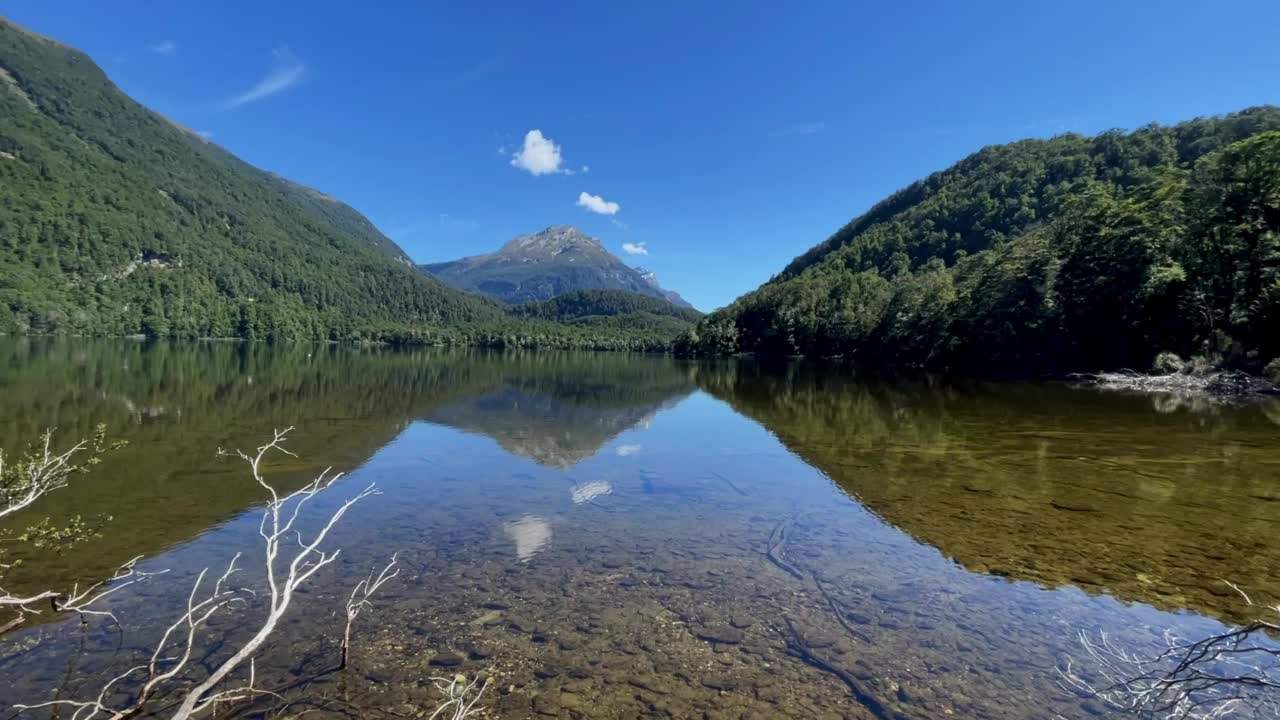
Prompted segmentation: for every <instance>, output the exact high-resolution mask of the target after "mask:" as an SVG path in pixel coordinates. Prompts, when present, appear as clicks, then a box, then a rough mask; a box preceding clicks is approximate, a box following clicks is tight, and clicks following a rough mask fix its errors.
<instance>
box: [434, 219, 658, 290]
mask: <svg viewBox="0 0 1280 720" xmlns="http://www.w3.org/2000/svg"><path fill="white" fill-rule="evenodd" d="M419 267H421V268H422V269H423V270H424V271H426V272H427V273H429V274H431V275H433V276H435V277H437V278H439V279H440V280H442V281H444V282H446V283H448V284H449V285H452V286H453V287H455V288H458V289H461V290H466V291H469V292H476V293H480V294H482V295H487V296H489V297H492V298H496V299H498V300H501V301H503V302H507V303H524V302H534V301H538V300H549V299H551V298H553V297H555V296H557V295H560V294H562V293H566V292H569V291H571V290H626V291H628V292H633V293H636V294H639V295H647V296H649V297H656V298H663V299H666V296H665V294H664V293H665V291H663V290H662V289H660V288H658V287H656V285H654V284H651V283H650V282H649V281H648V280H646V279H645V278H644V277H643V276H641V274H640V273H639V272H636V271H635V270H634V269H632V268H630V267H628V266H627V265H626V264H625V263H623V262H622V261H621V260H619V259H618V258H617V257H615V256H614V255H613V254H612V253H610V252H609V251H608V250H606V249H605V248H604V246H603V245H601V244H600V241H599V240H596V239H595V238H592V237H587V236H586V235H584V234H583V233H582V231H581V230H578V229H577V228H575V227H570V226H568V225H557V226H554V227H549V228H547V229H546V230H543V231H542V232H539V233H534V234H532V235H521V236H519V237H517V238H515V239H514V240H512V241H511V242H509V243H507V244H506V245H503V246H502V247H501V248H500V249H499V250H498V251H497V252H494V253H489V254H488V255H476V256H473V257H466V258H462V259H461V260H454V261H451V262H442V263H432V264H428V265H421V266H419Z"/></svg>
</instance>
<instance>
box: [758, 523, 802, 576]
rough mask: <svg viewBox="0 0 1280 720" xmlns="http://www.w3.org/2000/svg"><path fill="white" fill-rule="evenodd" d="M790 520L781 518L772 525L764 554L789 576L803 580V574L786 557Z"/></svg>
mask: <svg viewBox="0 0 1280 720" xmlns="http://www.w3.org/2000/svg"><path fill="white" fill-rule="evenodd" d="M792 522H793V519H787V520H783V521H781V522H779V523H778V524H777V525H775V526H774V527H773V531H772V532H770V533H769V544H768V545H767V546H766V549H765V552H764V556H765V557H766V558H768V559H769V562H771V563H773V564H774V565H777V566H778V567H779V568H781V569H782V570H783V571H784V572H786V573H787V574H788V575H790V576H791V577H793V578H795V579H797V580H804V574H803V573H801V572H800V571H799V570H797V569H796V566H795V565H792V564H791V563H790V562H788V561H787V557H786V551H787V533H788V532H789V531H790V528H791V524H792Z"/></svg>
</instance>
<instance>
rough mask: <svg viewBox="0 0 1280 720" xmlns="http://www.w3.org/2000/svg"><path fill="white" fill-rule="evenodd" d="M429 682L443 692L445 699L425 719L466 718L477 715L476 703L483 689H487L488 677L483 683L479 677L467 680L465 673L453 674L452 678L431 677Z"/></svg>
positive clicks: (482, 693)
mask: <svg viewBox="0 0 1280 720" xmlns="http://www.w3.org/2000/svg"><path fill="white" fill-rule="evenodd" d="M431 682H432V683H434V684H435V686H436V689H438V690H439V691H440V692H442V693H444V694H445V701H444V703H443V704H441V705H440V707H438V708H436V711H435V712H433V713H431V715H430V717H428V718H427V720H437V718H438V719H439V720H466V719H467V718H470V717H475V716H476V715H479V713H480V710H479V709H477V708H476V704H478V703H479V702H480V698H481V697H483V696H484V691H485V690H488V689H489V682H490V678H485V681H484V683H483V684H481V683H480V678H472V680H471V681H470V682H467V677H466V676H465V675H454V676H453V678H443V677H433V678H431ZM477 688H479V689H478V690H477Z"/></svg>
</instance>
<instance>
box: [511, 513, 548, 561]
mask: <svg viewBox="0 0 1280 720" xmlns="http://www.w3.org/2000/svg"><path fill="white" fill-rule="evenodd" d="M502 530H503V532H505V533H506V534H507V537H509V538H511V542H513V543H515V546H516V557H517V558H519V559H520V562H529V560H530V559H532V558H533V556H534V555H537V554H538V552H539V551H541V550H542V549H543V548H545V547H546V546H547V545H548V544H549V543H550V542H551V523H549V522H547V520H546V518H543V517H542V516H540V515H525V516H524V517H522V518H520V519H519V520H516V521H515V522H509V523H507V524H506V525H503V526H502Z"/></svg>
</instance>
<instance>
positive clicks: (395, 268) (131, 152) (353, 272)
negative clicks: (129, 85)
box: [0, 20, 506, 339]
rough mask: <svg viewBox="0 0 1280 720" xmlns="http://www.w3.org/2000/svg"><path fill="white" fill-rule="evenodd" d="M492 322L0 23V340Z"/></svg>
mask: <svg viewBox="0 0 1280 720" xmlns="http://www.w3.org/2000/svg"><path fill="white" fill-rule="evenodd" d="M505 317H506V316H505V313H504V312H503V311H502V309H501V308H500V307H499V306H498V305H497V304H496V303H492V302H490V301H488V300H484V299H481V298H477V297H473V296H469V295H465V294H463V293H460V292H457V291H455V290H453V289H451V288H448V287H445V286H444V285H442V284H441V283H439V282H436V281H434V280H432V279H430V278H427V277H424V276H423V275H422V274H421V273H419V272H417V271H416V270H415V269H414V268H413V267H412V265H411V264H410V263H409V260H408V258H407V257H405V255H404V253H403V252H401V250H400V248H398V247H396V245H395V243H393V242H392V241H391V240H389V239H388V238H386V237H385V236H384V235H382V234H381V233H380V232H378V230H377V229H376V228H375V227H374V226H373V225H372V224H371V223H370V222H369V221H368V220H367V219H365V218H364V217H363V216H362V215H360V214H359V213H358V212H356V211H355V210H353V209H352V208H350V207H348V206H346V205H343V204H342V203H340V202H338V201H336V200H334V199H332V198H330V197H328V196H326V195H324V194H322V193H319V192H317V191H315V190H312V189H310V188H305V187H302V186H300V185H297V184H294V183H292V182H289V181H287V180H284V179H282V178H279V177H277V176H274V175H271V174H269V173H265V172H262V171H260V170H257V169H255V168H253V167H251V166H249V165H248V164H246V163H244V162H241V161H240V160H238V159H236V158H235V157H233V156H232V155H230V154H229V153H227V152H225V151H223V150H222V149H221V148H219V147H218V146H216V145H213V144H210V143H208V142H205V141H204V140H203V139H202V138H200V137H199V136H197V135H195V134H194V133H191V132H189V131H187V130H184V129H182V128H180V127H178V126H176V125H174V124H172V123H170V122H168V121H167V120H165V119H164V118H162V117H160V116H159V115H156V114H155V113H152V112H151V111H149V110H147V109H146V108H144V107H142V106H141V105H139V104H137V103H136V102H134V101H133V100H131V99H130V98H128V97H127V96H125V95H124V94H123V93H122V92H120V91H119V90H118V89H117V88H116V87H115V86H114V85H113V84H112V83H111V82H110V80H108V78H107V77H106V76H105V75H104V74H103V72H102V71H101V70H100V69H99V68H98V67H97V66H95V65H94V64H93V62H92V61H91V60H90V59H89V58H88V57H87V56H85V55H83V54H82V53H80V52H78V51H76V50H73V49H71V48H68V47H66V46H63V45H60V44H58V43H56V42H54V41H51V40H48V39H45V38H42V37H39V36H37V35H34V34H32V33H29V32H27V31H26V30H23V29H21V28H19V27H17V26H15V25H12V24H10V23H8V22H6V21H3V20H0V332H72V333H84V334H106V335H126V334H146V335H151V336H161V337H163V336H175V337H196V336H212V337H228V336H238V337H244V338H267V337H274V338H309V339H348V338H360V339H388V338H398V337H402V336H405V335H415V336H418V337H422V336H429V335H430V333H429V330H430V329H431V328H435V327H444V326H453V325H456V324H458V323H472V322H478V321H479V322H484V321H491V322H499V321H504V318H505Z"/></svg>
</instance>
